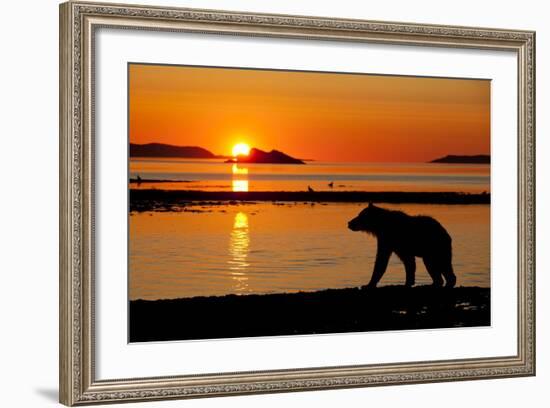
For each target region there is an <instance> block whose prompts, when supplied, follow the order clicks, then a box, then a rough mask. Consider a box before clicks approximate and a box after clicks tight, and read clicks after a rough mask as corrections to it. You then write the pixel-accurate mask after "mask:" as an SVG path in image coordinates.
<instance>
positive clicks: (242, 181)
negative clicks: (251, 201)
mask: <svg viewBox="0 0 550 408" xmlns="http://www.w3.org/2000/svg"><path fill="white" fill-rule="evenodd" d="M231 173H232V174H233V180H232V182H231V186H232V190H233V191H245V192H246V191H248V169H247V168H242V167H239V165H238V164H236V163H235V164H233V166H231Z"/></svg>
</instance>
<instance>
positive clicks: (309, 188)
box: [307, 186, 315, 193]
mask: <svg viewBox="0 0 550 408" xmlns="http://www.w3.org/2000/svg"><path fill="white" fill-rule="evenodd" d="M307 191H309V192H310V193H313V192H314V191H315V190H314V189H312V188H311V186H307Z"/></svg>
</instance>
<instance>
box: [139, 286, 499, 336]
mask: <svg viewBox="0 0 550 408" xmlns="http://www.w3.org/2000/svg"><path fill="white" fill-rule="evenodd" d="M490 316H491V313H490V289H489V288H481V287H458V288H454V289H445V288H432V287H430V286H418V287H414V288H406V287H404V286H383V287H380V288H378V289H375V290H364V289H358V288H348V289H327V290H322V291H317V292H299V293H292V294H288V293H281V294H267V295H226V296H211V297H193V298H182V299H172V300H148V301H147V300H134V301H131V302H130V338H129V340H130V342H146V341H167V340H192V339H216V338H235V337H257V336H277V335H298V334H323V333H349V332H365V331H383V330H418V329H433V328H452V327H475V326H488V325H490V324H491V321H490Z"/></svg>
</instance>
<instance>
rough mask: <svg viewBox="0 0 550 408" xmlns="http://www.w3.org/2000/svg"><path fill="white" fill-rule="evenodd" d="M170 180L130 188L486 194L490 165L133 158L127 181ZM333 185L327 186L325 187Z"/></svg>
mask: <svg viewBox="0 0 550 408" xmlns="http://www.w3.org/2000/svg"><path fill="white" fill-rule="evenodd" d="M138 175H139V177H141V179H143V180H173V181H184V182H177V183H166V182H164V183H147V182H144V183H141V184H140V185H139V186H137V185H132V188H162V189H184V190H210V191H305V190H307V187H308V186H310V187H311V188H313V189H314V190H319V191H321V190H330V191H346V190H347V191H463V192H477V193H479V192H482V191H487V192H489V191H490V166H489V165H479V164H436V163H374V164H372V163H331V162H317V161H311V162H307V164H305V165H287V164H284V165H282V164H276V165H269V164H247V165H242V164H239V165H236V164H231V163H224V162H223V160H222V159H216V160H200V159H171V158H166V159H165V158H137V159H136V158H133V159H132V160H131V161H130V177H131V178H136V177H137V176H138ZM329 183H332V187H330V186H329Z"/></svg>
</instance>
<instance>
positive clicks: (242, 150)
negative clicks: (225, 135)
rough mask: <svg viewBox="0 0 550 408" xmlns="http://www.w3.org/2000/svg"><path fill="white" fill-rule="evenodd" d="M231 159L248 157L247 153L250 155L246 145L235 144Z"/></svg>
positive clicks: (248, 147)
mask: <svg viewBox="0 0 550 408" xmlns="http://www.w3.org/2000/svg"><path fill="white" fill-rule="evenodd" d="M232 153H233V157H237V156H248V153H250V146H249V145H247V144H246V143H237V144H236V145H235V146H233V150H232Z"/></svg>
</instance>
